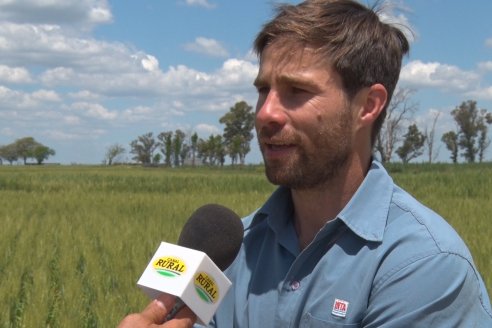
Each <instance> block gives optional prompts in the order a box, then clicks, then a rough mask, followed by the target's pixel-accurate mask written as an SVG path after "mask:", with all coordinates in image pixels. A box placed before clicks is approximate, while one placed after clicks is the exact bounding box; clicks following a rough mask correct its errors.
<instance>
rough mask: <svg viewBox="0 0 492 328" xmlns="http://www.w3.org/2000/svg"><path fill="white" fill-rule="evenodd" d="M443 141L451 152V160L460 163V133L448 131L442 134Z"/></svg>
mask: <svg viewBox="0 0 492 328" xmlns="http://www.w3.org/2000/svg"><path fill="white" fill-rule="evenodd" d="M441 141H442V142H444V144H445V145H446V148H447V149H448V150H449V151H450V152H451V160H452V161H453V163H455V164H456V163H458V135H457V134H456V132H454V131H449V132H446V133H444V134H443V135H442V137H441Z"/></svg>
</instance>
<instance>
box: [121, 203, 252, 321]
mask: <svg viewBox="0 0 492 328" xmlns="http://www.w3.org/2000/svg"><path fill="white" fill-rule="evenodd" d="M242 239H243V225H242V222H241V220H240V218H239V216H238V215H237V214H236V213H234V212H233V211H231V210H230V209H228V208H226V207H223V206H221V205H216V204H208V205H204V206H202V207H200V208H199V209H197V210H196V211H195V212H194V213H193V214H192V215H191V217H190V218H189V219H188V221H187V222H186V224H185V226H184V227H183V230H182V231H181V234H180V236H179V239H178V245H173V244H169V243H165V242H162V243H161V245H160V246H159V248H158V249H157V251H156V253H155V254H154V256H153V258H152V260H151V261H150V262H149V264H148V266H147V268H146V269H145V271H144V273H143V274H142V276H141V277H140V279H139V281H138V286H139V287H140V288H141V289H142V290H143V291H144V292H145V293H146V294H147V295H148V296H149V297H150V298H152V299H155V301H153V302H152V303H151V304H149V306H148V307H147V308H146V309H145V310H144V311H143V312H142V313H140V314H134V315H130V316H128V317H127V318H125V320H124V321H123V322H122V324H123V323H125V321H127V322H128V320H139V321H132V322H135V323H136V322H138V323H140V324H139V325H137V324H135V323H134V324H133V327H137V326H138V327H145V326H146V324H145V322H150V323H153V324H162V323H163V322H165V323H164V325H163V327H189V326H187V325H186V322H184V323H183V321H181V322H180V321H179V320H182V319H183V318H192V321H191V322H194V320H195V318H197V319H198V322H200V323H202V324H205V325H206V324H208V322H209V321H210V319H211V317H212V316H213V314H214V313H215V310H216V309H217V307H218V305H219V304H220V302H221V301H222V299H223V297H224V296H225V294H226V293H227V291H228V289H229V287H230V285H231V282H230V281H229V280H228V279H227V277H226V276H225V275H224V274H223V273H222V271H223V270H225V269H226V268H227V267H228V266H229V265H230V264H231V263H232V262H233V261H234V259H235V258H236V256H237V253H238V252H239V249H240V247H241V243H242ZM171 295H174V296H171ZM156 300H160V301H156ZM173 303H175V304H174V306H173V305H172V304H173ZM185 305H186V306H185ZM171 308H172V309H171ZM190 309H191V310H190ZM190 315H191V316H190ZM149 318H154V319H155V320H154V321H148V320H147V319H149ZM173 318H175V319H173ZM171 319H172V320H171ZM140 320H141V321H140ZM145 320H147V321H145ZM177 320H178V321H177ZM167 324H173V325H172V326H168V325H167ZM174 324H177V326H174ZM180 324H181V325H180ZM147 325H148V324H147ZM130 326H132V325H131V324H130V325H124V326H120V328H123V327H130Z"/></svg>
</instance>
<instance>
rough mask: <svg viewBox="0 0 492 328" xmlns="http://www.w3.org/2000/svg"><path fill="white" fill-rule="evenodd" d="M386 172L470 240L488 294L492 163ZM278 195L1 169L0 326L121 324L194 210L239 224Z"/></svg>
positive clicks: (170, 175)
mask: <svg viewBox="0 0 492 328" xmlns="http://www.w3.org/2000/svg"><path fill="white" fill-rule="evenodd" d="M389 170H390V172H391V175H392V176H393V177H394V179H395V181H396V182H397V183H399V184H400V185H401V186H402V187H404V188H406V189H407V190H408V191H410V192H411V193H412V194H414V195H415V196H416V197H417V198H418V199H420V200H422V202H424V203H425V204H427V205H429V206H430V207H432V208H434V209H435V210H436V211H437V212H438V213H440V214H442V215H443V216H444V217H446V218H448V220H449V222H450V223H451V224H452V225H453V226H454V227H455V228H456V230H458V232H459V233H460V234H461V235H462V236H463V238H464V239H465V241H466V242H467V244H468V245H469V247H470V249H471V251H472V253H473V255H474V259H475V262H476V264H477V266H478V267H479V269H480V271H481V273H482V276H483V278H484V280H485V282H486V285H487V286H488V290H489V293H490V291H491V287H492V262H491V261H492V260H491V256H490V254H492V240H491V238H490V236H492V228H491V226H490V224H489V222H490V217H491V214H490V213H492V201H491V194H492V165H491V164H483V165H459V166H453V165H446V164H442V165H430V166H429V165H408V166H402V165H391V166H389ZM273 190H274V187H273V186H272V185H270V184H269V183H268V182H267V181H266V179H265V178H264V174H263V170H262V168H261V167H253V166H252V167H244V168H241V169H240V168H222V169H219V168H215V169H214V168H195V169H191V168H185V169H164V168H142V167H137V166H117V167H103V166H40V167H37V166H5V165H4V166H0V222H1V227H2V228H1V229H0V252H2V256H0V277H1V278H2V279H0V295H2V297H1V298H0V327H114V326H115V325H116V324H117V323H118V322H119V321H120V320H121V318H122V317H123V316H124V315H125V314H127V313H130V312H135V311H139V310H141V309H142V307H143V306H145V305H146V304H147V302H148V300H147V298H146V296H145V295H144V294H143V293H142V292H141V291H140V290H139V289H138V288H137V286H136V281H137V280H138V278H139V276H140V274H141V273H142V271H143V269H144V268H145V266H146V264H147V262H148V260H149V259H150V258H151V256H152V254H153V253H154V251H155V250H156V248H157V246H158V245H159V243H160V242H161V241H167V242H175V241H176V239H177V237H178V235H179V231H180V230H181V227H182V225H183V224H184V222H185V221H186V219H187V218H188V217H189V216H190V214H191V213H192V212H193V211H194V210H195V209H196V208H198V207H199V206H201V205H203V204H206V203H219V204H222V205H225V206H227V207H230V208H231V209H234V210H235V211H236V212H237V213H238V214H239V215H241V216H244V215H246V214H248V213H249V212H251V211H253V210H254V209H256V208H257V207H258V206H260V205H261V204H262V203H263V202H264V201H265V199H266V198H267V197H268V195H269V194H270V193H271V192H272V191H273Z"/></svg>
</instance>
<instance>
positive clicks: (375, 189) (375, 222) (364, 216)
mask: <svg viewBox="0 0 492 328" xmlns="http://www.w3.org/2000/svg"><path fill="white" fill-rule="evenodd" d="M393 186H394V184H393V179H391V177H390V176H389V175H388V173H387V172H386V170H385V169H384V167H383V166H382V164H381V163H379V162H377V161H375V160H374V161H373V162H372V163H371V167H370V168H369V171H368V172H367V175H366V177H365V178H364V181H362V184H361V185H360V186H359V188H358V189H357V191H356V192H355V194H354V195H353V196H352V198H351V199H350V201H349V202H348V203H347V205H346V206H345V207H344V208H343V209H342V211H341V212H340V214H339V215H338V216H337V217H338V218H339V219H340V220H342V221H343V222H344V223H345V224H346V225H347V226H348V227H349V228H350V229H351V230H352V231H353V232H354V233H355V234H356V235H358V236H359V237H361V238H363V239H365V240H368V241H379V242H380V241H382V240H383V235H384V230H385V229H386V220H387V218H388V212H389V206H390V202H391V198H392V196H393Z"/></svg>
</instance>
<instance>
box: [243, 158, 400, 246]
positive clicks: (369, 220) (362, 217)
mask: <svg viewBox="0 0 492 328" xmlns="http://www.w3.org/2000/svg"><path fill="white" fill-rule="evenodd" d="M393 186H394V185H393V180H392V179H391V177H390V176H389V175H388V173H387V172H386V170H385V169H384V167H383V166H382V164H381V163H379V162H377V161H376V160H373V162H372V163H371V167H370V168H369V171H368V173H367V175H366V177H365V178H364V180H363V182H362V184H361V185H360V186H359V188H358V189H357V191H356V193H355V194H354V195H353V196H352V198H351V199H350V201H349V202H348V203H347V205H346V206H345V207H344V208H343V209H342V211H341V212H340V213H339V214H338V216H337V218H338V219H340V220H341V221H343V222H344V223H345V224H346V225H347V226H348V227H349V229H350V230H352V231H353V232H354V233H355V234H356V235H358V236H359V237H361V238H363V239H365V240H367V241H378V242H380V241H382V240H383V235H384V230H385V228H386V220H387V217H388V211H389V206H390V202H391V197H392V194H393ZM292 210H293V209H292V201H291V196H290V189H288V188H286V187H279V188H277V189H276V190H275V191H274V193H273V194H272V195H271V196H270V198H269V199H268V200H267V202H266V203H265V204H264V205H263V206H262V207H261V208H260V209H259V210H258V211H257V212H256V214H255V215H254V217H253V220H252V222H251V224H250V226H249V228H250V229H251V228H253V227H254V226H255V225H257V224H259V223H260V222H262V221H263V220H264V219H265V218H268V223H269V224H270V226H271V228H272V229H273V230H274V231H276V232H279V231H280V230H282V229H285V228H286V227H287V226H288V225H289V224H290V220H291V218H292Z"/></svg>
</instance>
